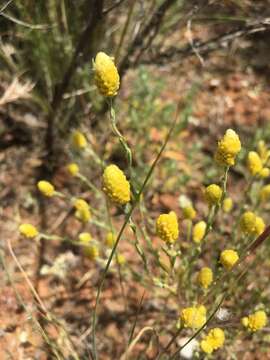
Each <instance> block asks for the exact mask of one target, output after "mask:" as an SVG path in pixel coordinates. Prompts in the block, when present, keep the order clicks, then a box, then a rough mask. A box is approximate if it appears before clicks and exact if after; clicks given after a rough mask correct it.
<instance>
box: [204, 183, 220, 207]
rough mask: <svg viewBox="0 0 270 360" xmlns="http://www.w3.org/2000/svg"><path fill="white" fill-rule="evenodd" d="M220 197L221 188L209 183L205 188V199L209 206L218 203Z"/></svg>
mask: <svg viewBox="0 0 270 360" xmlns="http://www.w3.org/2000/svg"><path fill="white" fill-rule="evenodd" d="M221 197H222V189H221V187H220V186H218V185H216V184H211V185H209V186H207V188H206V189H205V199H206V201H207V202H208V204H209V205H210V206H212V205H217V204H219V203H220V200H221Z"/></svg>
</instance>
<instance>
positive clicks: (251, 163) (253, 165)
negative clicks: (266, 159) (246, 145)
mask: <svg viewBox="0 0 270 360" xmlns="http://www.w3.org/2000/svg"><path fill="white" fill-rule="evenodd" d="M247 167H248V170H249V172H250V173H251V175H252V176H255V175H257V174H259V173H260V172H261V171H262V169H263V164H262V160H261V158H260V157H259V155H258V154H257V153H256V151H250V152H249V153H248V157H247Z"/></svg>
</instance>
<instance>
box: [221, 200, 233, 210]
mask: <svg viewBox="0 0 270 360" xmlns="http://www.w3.org/2000/svg"><path fill="white" fill-rule="evenodd" d="M232 208H233V201H232V199H231V198H230V197H227V198H226V199H224V200H223V203H222V210H223V211H224V212H225V213H229V212H230V211H231V210H232Z"/></svg>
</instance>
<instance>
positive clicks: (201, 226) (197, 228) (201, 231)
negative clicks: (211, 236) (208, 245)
mask: <svg viewBox="0 0 270 360" xmlns="http://www.w3.org/2000/svg"><path fill="white" fill-rule="evenodd" d="M206 227H207V225H206V222H205V221H203V220H201V221H199V222H197V223H196V224H195V225H194V227H193V230H192V240H193V241H194V242H195V243H196V244H199V243H200V242H201V241H202V240H203V238H204V235H205V231H206Z"/></svg>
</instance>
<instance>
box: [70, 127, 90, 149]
mask: <svg viewBox="0 0 270 360" xmlns="http://www.w3.org/2000/svg"><path fill="white" fill-rule="evenodd" d="M71 144H72V147H73V148H74V149H75V150H82V149H85V148H86V146H87V140H86V138H85V136H84V135H83V133H82V132H80V131H79V130H75V131H73V133H72V136H71Z"/></svg>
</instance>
